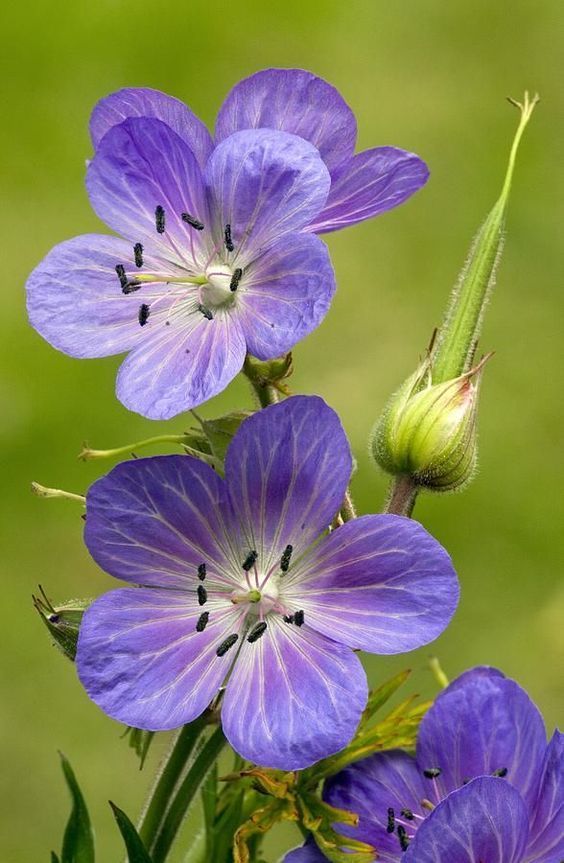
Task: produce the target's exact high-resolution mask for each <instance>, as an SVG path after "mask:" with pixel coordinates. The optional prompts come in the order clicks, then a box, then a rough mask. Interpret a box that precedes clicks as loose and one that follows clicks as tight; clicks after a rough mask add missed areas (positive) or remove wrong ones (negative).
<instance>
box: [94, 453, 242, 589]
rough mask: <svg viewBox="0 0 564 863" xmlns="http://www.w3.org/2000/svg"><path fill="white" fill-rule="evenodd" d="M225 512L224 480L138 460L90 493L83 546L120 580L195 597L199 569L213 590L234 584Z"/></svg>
mask: <svg viewBox="0 0 564 863" xmlns="http://www.w3.org/2000/svg"><path fill="white" fill-rule="evenodd" d="M228 507H229V502H228V500H227V499H226V492H225V485H224V482H223V480H222V479H221V478H220V477H219V476H218V475H217V474H216V473H215V472H214V471H213V470H212V469H211V468H210V467H208V465H206V464H204V463H203V462H201V461H198V460H197V459H194V458H191V457H190V456H176V455H170V456H156V457H153V458H144V459H133V460H131V461H127V462H123V463H122V464H118V465H117V466H116V467H114V468H113V470H111V471H110V472H109V473H108V474H107V475H106V476H104V477H102V478H101V479H99V480H97V481H96V482H95V483H94V484H93V485H92V486H91V487H90V489H89V491H88V494H87V497H86V525H85V529H84V539H85V542H86V545H87V547H88V550H89V551H90V554H91V555H92V557H93V558H94V560H95V561H96V562H97V563H98V564H99V565H100V566H101V567H102V568H103V569H105V570H106V572H109V573H110V575H113V576H114V577H115V578H119V579H122V580H123V581H128V582H133V583H134V584H140V585H144V586H146V587H162V588H175V589H183V590H192V591H193V592H195V590H196V584H197V578H196V576H197V570H198V566H199V565H200V564H202V563H205V564H206V566H207V573H208V574H207V583H208V584H209V583H211V584H212V585H214V584H224V583H225V582H229V579H230V573H231V569H230V567H231V564H230V545H229V543H230V539H229V535H228V529H227V528H226V526H225V522H224V513H225V512H226V511H228ZM236 575H237V573H235V574H234V581H233V586H236V584H237V583H238V582H237V578H236Z"/></svg>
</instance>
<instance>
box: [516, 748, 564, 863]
mask: <svg viewBox="0 0 564 863" xmlns="http://www.w3.org/2000/svg"><path fill="white" fill-rule="evenodd" d="M562 860H564V734H561V733H560V732H559V731H555V732H554V734H553V736H552V740H551V741H550V743H549V744H548V747H547V750H546V753H545V757H544V763H543V770H542V774H541V780H540V788H539V795H538V798H537V800H536V803H535V805H534V807H533V815H532V818H531V825H530V836H529V845H528V846H527V854H526V857H525V863H561V861H562Z"/></svg>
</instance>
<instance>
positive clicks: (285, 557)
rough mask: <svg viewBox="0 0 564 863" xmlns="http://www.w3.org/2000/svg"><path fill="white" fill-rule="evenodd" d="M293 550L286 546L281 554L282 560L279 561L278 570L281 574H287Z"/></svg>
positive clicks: (291, 546) (291, 547) (290, 546)
mask: <svg viewBox="0 0 564 863" xmlns="http://www.w3.org/2000/svg"><path fill="white" fill-rule="evenodd" d="M293 550H294V546H293V545H287V546H286V548H285V549H284V551H283V552H282V560H281V561H280V569H281V570H282V572H288V567H289V566H290V558H291V557H292V552H293Z"/></svg>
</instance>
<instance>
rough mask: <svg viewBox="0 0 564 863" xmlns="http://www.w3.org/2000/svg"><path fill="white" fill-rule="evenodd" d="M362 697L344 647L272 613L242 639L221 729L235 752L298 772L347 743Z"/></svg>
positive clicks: (354, 662)
mask: <svg viewBox="0 0 564 863" xmlns="http://www.w3.org/2000/svg"><path fill="white" fill-rule="evenodd" d="M367 695H368V689H367V683H366V675H365V673H364V669H363V668H362V665H361V663H360V661H359V660H358V658H357V657H356V656H355V654H354V653H353V652H352V651H351V650H349V649H347V648H344V647H342V646H341V645H339V644H335V643H334V642H332V641H330V640H329V639H328V638H325V637H324V636H322V635H319V634H318V633H316V632H314V631H313V630H311V629H310V628H309V627H308V626H302V627H296V626H293V625H291V624H288V623H285V622H284V621H283V620H282V618H281V617H278V616H276V617H274V616H272V617H269V618H268V624H267V630H266V632H265V633H264V635H263V636H262V637H261V638H259V639H258V641H255V642H253V643H249V642H248V641H246V640H245V642H244V643H243V647H242V648H241V652H240V653H239V656H238V657H237V662H236V663H235V665H234V668H233V672H232V674H231V677H230V678H229V682H228V684H227V688H226V691H225V696H224V699H223V706H222V714H221V715H222V725H223V730H224V732H225V736H226V737H227V739H228V741H229V743H230V744H231V746H232V747H233V749H235V751H236V752H238V753H239V754H240V755H242V756H243V758H246V759H247V760H249V761H253V762H255V763H256V764H260V765H262V766H263V767H274V768H279V769H281V770H300V769H302V768H305V767H308V766H310V765H311V764H314V763H315V762H316V761H319V760H320V759H321V758H325V757H327V756H329V755H332V754H333V753H335V752H338V751H339V750H340V749H343V748H344V747H345V746H346V745H347V743H349V741H350V740H351V738H352V737H353V735H354V733H355V730H356V727H357V725H358V722H359V720H360V716H361V713H362V711H363V709H364V707H365V705H366V699H367Z"/></svg>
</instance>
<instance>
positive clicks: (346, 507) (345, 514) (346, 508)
mask: <svg viewBox="0 0 564 863" xmlns="http://www.w3.org/2000/svg"><path fill="white" fill-rule="evenodd" d="M340 515H341V518H342V519H343V521H352V519H353V518H356V517H357V516H356V508H355V505H354V503H353V499H352V497H351V492H350V489H347V490H346V492H345V499H344V501H343V503H342V506H341V509H340Z"/></svg>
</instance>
